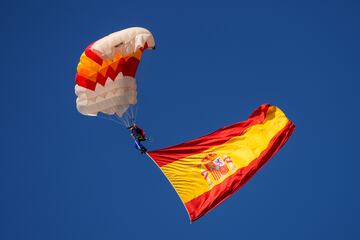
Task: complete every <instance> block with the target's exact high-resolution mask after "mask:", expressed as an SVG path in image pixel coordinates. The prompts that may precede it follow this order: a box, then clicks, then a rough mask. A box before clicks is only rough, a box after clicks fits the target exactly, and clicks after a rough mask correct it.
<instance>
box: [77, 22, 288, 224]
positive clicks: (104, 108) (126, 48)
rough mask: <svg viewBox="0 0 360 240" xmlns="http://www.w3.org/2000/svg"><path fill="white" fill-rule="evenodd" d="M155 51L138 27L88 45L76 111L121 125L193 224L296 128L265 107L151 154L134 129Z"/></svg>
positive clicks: (250, 174) (138, 130)
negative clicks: (140, 81) (141, 84)
mask: <svg viewBox="0 0 360 240" xmlns="http://www.w3.org/2000/svg"><path fill="white" fill-rule="evenodd" d="M154 48H155V41H154V38H153V36H152V34H151V32H150V31H148V30H147V29H144V28H139V27H136V28H128V29H125V30H122V31H119V32H115V33H112V34H110V35H108V36H106V37H104V38H102V39H100V40H98V41H96V42H94V43H92V44H90V45H89V46H88V47H87V48H86V49H85V51H84V52H83V53H82V55H81V57H80V62H79V64H78V67H77V73H76V85H75V93H76V95H77V100H76V107H77V109H78V111H79V112H80V113H82V114H84V115H88V116H101V115H102V114H104V115H105V116H109V117H110V119H111V120H120V122H121V123H122V124H123V125H124V126H125V127H127V128H128V129H129V131H130V132H131V136H132V137H133V138H134V140H135V146H136V148H137V149H138V150H139V151H140V152H141V153H142V154H146V155H147V156H148V157H149V158H151V159H152V160H153V161H154V163H155V164H156V165H157V166H158V167H159V168H160V170H161V171H162V172H163V173H164V175H165V176H166V178H167V179H168V180H169V182H170V183H171V185H172V186H173V187H174V189H175V190H176V192H177V193H178V195H179V197H180V199H181V201H182V202H183V204H184V206H185V208H186V210H187V212H188V214H189V218H190V221H196V220H197V219H199V218H200V217H202V216H204V215H205V214H206V213H208V212H209V211H210V210H212V209H214V208H215V207H217V206H218V205H219V204H220V203H222V202H223V201H224V200H225V199H227V198H228V197H230V196H231V195H232V194H234V193H235V192H236V191H237V190H239V189H240V188H241V187H242V186H243V185H244V184H246V183H247V181H249V179H250V178H252V177H253V176H254V175H255V174H256V173H257V172H258V171H259V169H260V168H261V167H262V166H263V165H264V164H265V163H266V162H268V161H269V160H270V158H272V157H273V156H274V155H275V154H276V153H277V152H278V151H279V150H280V148H282V146H283V145H284V144H285V143H286V141H287V140H288V138H289V137H290V136H291V134H292V133H293V131H294V130H295V125H294V124H293V123H292V121H291V120H289V119H288V118H287V117H286V115H285V114H284V113H283V112H282V111H281V109H279V108H278V107H276V106H273V105H270V104H263V105H261V106H260V107H259V108H258V109H256V110H255V111H254V112H253V114H251V115H250V117H249V118H248V119H246V120H245V121H243V122H237V123H234V124H232V125H229V126H225V127H222V128H220V129H218V130H216V131H215V132H212V133H210V134H207V135H205V136H202V137H199V138H196V139H193V140H190V141H187V142H184V143H181V144H178V145H175V146H170V147H166V148H162V149H158V150H151V151H147V148H145V146H143V145H142V142H144V141H146V140H147V139H148V138H147V137H146V135H145V133H144V131H143V130H142V129H141V128H140V127H139V126H138V125H136V124H135V117H136V116H135V115H136V109H135V111H134V108H136V104H137V95H138V92H137V83H136V80H135V74H136V70H137V67H138V64H139V63H140V59H141V56H142V54H143V52H144V51H145V49H154ZM99 113H101V115H100V114H99ZM113 117H115V119H114V118H113ZM117 122H118V121H117Z"/></svg>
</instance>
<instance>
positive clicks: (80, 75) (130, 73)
mask: <svg viewBox="0 0 360 240" xmlns="http://www.w3.org/2000/svg"><path fill="white" fill-rule="evenodd" d="M149 48H150V49H154V48H155V41H154V37H153V36H152V34H151V32H150V31H149V30H147V29H145V28H140V27H133V28H128V29H125V30H122V31H118V32H115V33H112V34H110V35H108V36H106V37H104V38H102V39H100V40H97V41H95V42H94V43H92V44H90V45H89V46H88V47H87V48H86V49H85V51H84V52H83V53H82V55H81V57H80V62H79V64H78V67H77V73H76V85H75V94H76V95H77V100H76V107H77V109H78V111H79V112H80V113H82V114H84V115H89V116H96V115H97V114H98V113H99V112H101V113H104V114H108V115H114V114H115V115H117V116H118V117H123V116H124V114H125V113H126V111H127V110H128V109H129V107H131V106H133V105H135V104H136V103H137V90H136V89H137V84H136V81H135V74H136V70H137V67H138V64H139V62H140V59H141V55H142V53H143V51H144V50H145V49H149Z"/></svg>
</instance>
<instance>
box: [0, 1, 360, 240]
mask: <svg viewBox="0 0 360 240" xmlns="http://www.w3.org/2000/svg"><path fill="white" fill-rule="evenodd" d="M359 7H360V6H359V2H357V1H346V0H344V1H331V0H330V1H318V0H312V1H306V0H305V1H261V0H255V1H233V2H228V1H216V2H215V1H214V2H213V3H212V2H210V1H209V2H207V1H203V2H200V1H198V2H195V1H176V2H172V1H159V2H157V1H154V2H152V1H121V0H120V1H112V0H109V1H106V2H105V1H104V2H101V1H91V0H88V1H66V0H64V1H3V2H1V3H0V13H1V14H0V25H1V32H2V33H1V38H0V44H1V46H2V56H3V57H2V58H1V64H0V68H1V94H0V101H1V103H2V104H1V106H2V111H1V118H0V123H1V124H0V130H1V134H0V146H1V151H0V239H2V240H10V239H11V240H12V239H16V240H17V239H21V240H24V239H31V240H32V239H36V240H42V239H44V240H49V239H66V240H70V239H76V240H78V239H86V240H91V239H106V240H111V239H175V240H176V239H219V238H226V239H276V240H280V239H302V240H303V239H328V240H331V239H359V238H360V226H359V214H360V207H359V204H358V203H359V202H360V193H359V187H360V178H359V173H358V171H359V167H360V164H359V160H358V159H359V157H358V154H357V147H358V145H359V141H358V138H357V136H358V135H359V127H358V124H357V120H358V118H359V117H360V116H359V110H358V109H359V108H358V107H357V106H358V104H359V94H358V88H359V77H360V74H359V72H360V70H359V66H360V60H359V53H360V47H359V42H360V31H359V23H360V16H359V12H360V11H359V10H360V8H359ZM131 26H142V27H146V28H148V29H150V30H151V31H152V32H153V34H154V36H155V39H156V42H157V50H156V51H148V52H146V53H145V54H144V57H143V59H142V62H141V64H140V66H139V69H138V73H137V78H138V80H139V81H140V86H139V87H140V91H139V92H140V94H139V112H138V122H139V124H140V125H141V126H143V127H144V128H145V130H146V132H148V133H149V134H150V135H151V136H152V138H153V141H152V142H151V143H150V144H148V147H149V148H150V149H157V148H161V147H165V146H168V145H173V144H176V143H180V142H182V141H185V140H188V139H192V138H195V137H198V136H201V135H204V134H206V133H208V132H209V131H213V130H215V129H217V128H220V127H222V126H225V125H227V124H231V123H234V122H237V121H242V120H244V119H246V118H247V117H248V115H249V114H250V113H251V112H252V111H253V110H254V109H255V108H257V107H258V106H259V105H261V104H263V103H272V104H275V105H277V106H279V107H280V108H282V109H283V110H284V112H285V113H286V114H287V115H288V117H289V118H290V119H291V120H293V121H294V123H295V124H296V125H297V130H296V132H295V133H294V135H293V136H292V137H291V138H290V140H289V141H288V143H287V144H286V145H285V146H284V148H283V149H281V151H280V152H279V153H278V154H277V155H276V156H275V157H274V158H273V159H272V160H271V161H270V162H269V163H268V164H267V165H266V166H265V167H264V168H263V169H262V170H261V171H260V172H259V173H258V174H257V175H256V176H255V177H254V178H253V179H252V180H251V181H249V183H248V184H247V185H245V187H243V188H242V189H241V190H240V191H238V192H237V193H235V194H234V195H233V196H232V197H231V198H229V199H228V200H226V201H225V202H224V203H223V204H222V205H220V206H219V207H218V208H216V209H215V210H214V211H212V212H211V213H209V214H208V215H206V216H205V217H203V218H201V219H200V220H199V221H197V222H195V223H194V224H191V225H190V224H189V221H188V217H187V215H186V211H185V209H184V208H183V206H182V204H181V201H180V200H179V198H178V197H177V195H176V193H175V191H174V190H173V189H172V188H171V186H170V184H169V183H168V182H167V180H166V179H165V177H164V176H163V175H162V174H161V172H160V171H159V170H158V169H157V167H156V166H155V165H154V164H153V163H152V162H151V161H150V160H149V159H147V158H146V157H144V156H141V155H140V154H139V153H138V152H137V151H135V150H134V148H133V143H132V141H131V140H130V138H129V136H128V133H127V132H126V131H124V130H123V129H121V128H120V127H119V126H118V125H116V124H113V123H111V122H108V121H105V120H101V119H98V118H91V117H85V116H82V115H80V114H79V113H78V112H77V110H76V108H75V94H74V75H75V71H76V65H77V63H78V59H79V56H80V54H81V52H82V51H83V49H84V48H85V47H86V46H87V45H88V44H89V43H91V42H92V41H94V40H96V39H98V38H101V37H102V36H104V35H106V34H109V33H111V32H114V31H117V30H119V29H123V28H127V27H131Z"/></svg>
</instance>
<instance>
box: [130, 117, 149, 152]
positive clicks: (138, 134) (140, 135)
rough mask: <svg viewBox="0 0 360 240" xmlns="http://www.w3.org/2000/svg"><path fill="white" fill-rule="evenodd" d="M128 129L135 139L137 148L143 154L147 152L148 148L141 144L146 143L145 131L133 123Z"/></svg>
mask: <svg viewBox="0 0 360 240" xmlns="http://www.w3.org/2000/svg"><path fill="white" fill-rule="evenodd" d="M128 129H129V130H130V132H131V136H132V137H133V138H134V139H135V147H136V149H138V150H139V151H140V152H141V153H142V154H144V153H146V152H147V149H146V147H144V146H143V145H142V144H141V142H144V141H146V140H147V139H146V135H145V131H144V130H143V129H142V128H140V127H139V126H137V125H136V124H135V123H133V124H132V125H131V126H130V127H128Z"/></svg>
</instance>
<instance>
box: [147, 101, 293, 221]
mask: <svg viewBox="0 0 360 240" xmlns="http://www.w3.org/2000/svg"><path fill="white" fill-rule="evenodd" d="M294 130H295V125H294V124H293V123H292V122H291V121H290V120H289V119H287V117H286V116H285V114H284V113H283V112H282V111H281V110H280V109H279V108H277V107H276V106H272V105H270V104H264V105H262V106H260V107H259V108H258V109H256V110H255V111H254V112H253V113H252V114H251V115H250V117H249V118H248V119H247V120H246V121H243V122H238V123H235V124H232V125H229V126H226V127H223V128H221V129H219V130H217V131H215V132H213V133H210V134H208V135H205V136H203V137H200V138H196V139H194V140H191V141H188V142H185V143H181V144H178V145H175V146H171V147H167V148H163V149H159V150H155V151H150V152H148V156H149V157H150V158H151V159H152V160H153V161H154V162H155V163H156V164H157V165H158V166H159V168H160V169H161V171H162V172H163V173H164V174H165V176H166V177H167V179H168V180H169V181H170V183H171V184H172V186H173V187H174V188H175V190H176V192H177V193H178V195H179V197H180V199H181V201H182V202H183V203H184V206H185V208H186V210H187V212H188V214H189V217H190V221H195V220H197V219H199V218H200V217H201V216H203V215H204V214H206V213H207V212H209V211H210V210H211V209H213V208H215V207H216V206H217V205H219V204H220V203H221V202H222V201H224V200H225V199H226V198H228V197H229V196H231V195H232V194H233V193H234V192H235V191H237V190H238V189H239V188H241V187H242V186H243V185H244V184H245V183H246V182H247V181H248V180H249V179H250V178H251V177H252V176H254V174H255V173H256V172H257V171H258V170H259V169H260V168H261V167H262V166H263V165H264V164H265V163H266V162H267V161H268V160H269V159H270V158H271V157H272V156H273V155H275V154H276V153H277V152H278V151H279V149H280V148H281V147H282V146H283V145H284V144H285V142H286V141H287V140H288V138H289V137H290V135H291V134H292V133H293V131H294Z"/></svg>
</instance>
